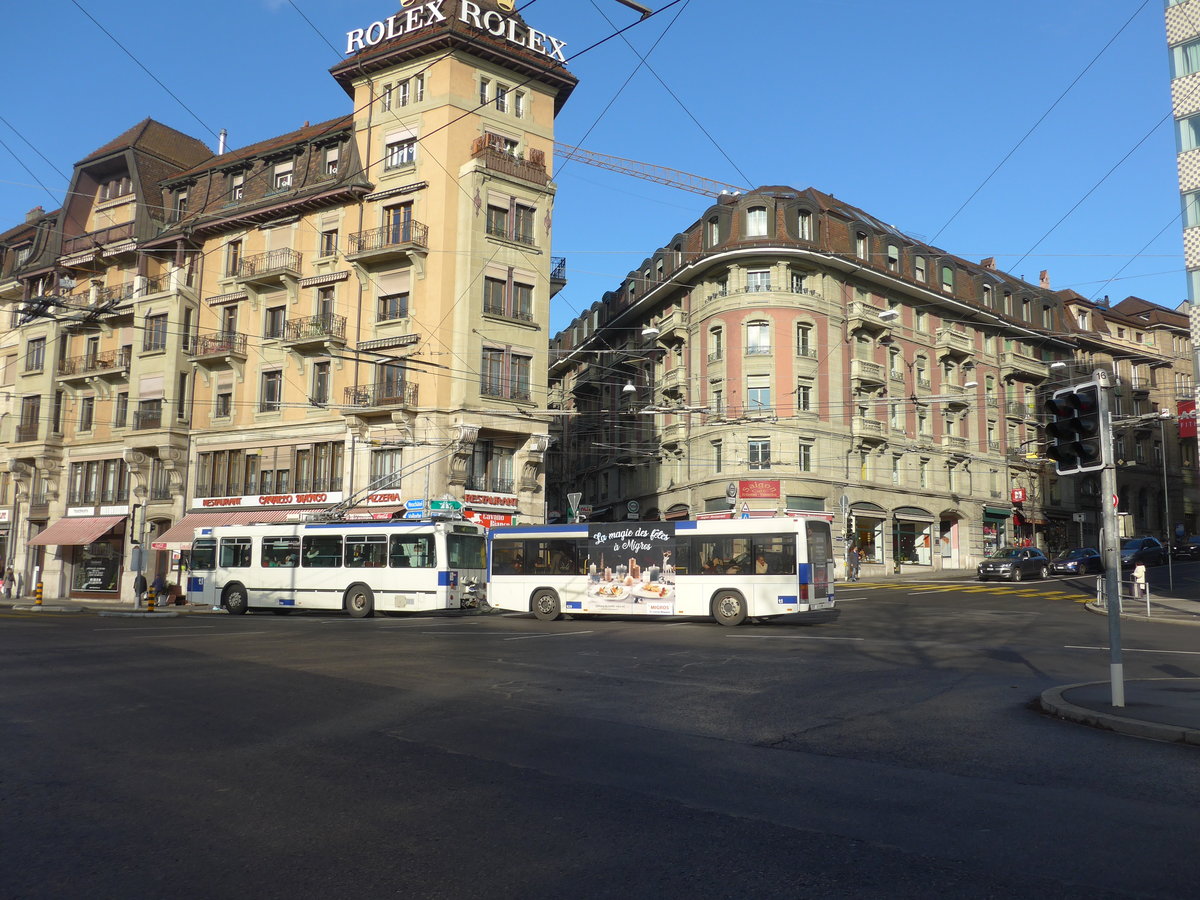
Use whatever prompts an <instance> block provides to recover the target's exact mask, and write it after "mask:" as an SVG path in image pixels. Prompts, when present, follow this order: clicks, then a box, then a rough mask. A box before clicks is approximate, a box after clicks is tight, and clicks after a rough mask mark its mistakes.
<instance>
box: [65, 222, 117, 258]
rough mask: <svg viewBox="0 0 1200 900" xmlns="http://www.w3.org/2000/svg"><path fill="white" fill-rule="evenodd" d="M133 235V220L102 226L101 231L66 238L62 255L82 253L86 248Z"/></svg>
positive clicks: (89, 248)
mask: <svg viewBox="0 0 1200 900" xmlns="http://www.w3.org/2000/svg"><path fill="white" fill-rule="evenodd" d="M132 237H133V222H126V223H124V224H123V225H113V226H112V227H111V228H102V229H100V230H99V231H93V232H90V233H89V234H81V235H79V236H78V237H73V238H66V239H65V240H63V243H62V255H63V256H71V255H73V254H75V253H82V252H83V251H85V250H91V249H92V248H95V247H101V246H103V245H104V244H111V243H114V242H115V241H125V240H129V239H130V238H132Z"/></svg>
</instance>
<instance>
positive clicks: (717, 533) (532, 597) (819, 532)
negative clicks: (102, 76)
mask: <svg viewBox="0 0 1200 900" xmlns="http://www.w3.org/2000/svg"><path fill="white" fill-rule="evenodd" d="M830 531H831V528H830V517H828V516H822V515H813V516H803V517H797V518H774V519H761V518H760V519H722V520H702V521H695V522H691V521H688V522H604V523H601V522H593V523H588V524H580V525H545V526H536V525H522V526H513V527H504V528H494V529H492V530H491V531H490V532H489V534H488V562H489V568H488V603H489V604H490V605H491V606H492V607H493V608H499V609H508V610H516V611H521V612H532V613H533V614H534V615H535V616H537V618H539V619H542V620H543V621H551V620H553V619H557V618H558V617H559V616H561V615H563V614H570V615H597V614H601V615H646V616H712V617H713V618H714V619H716V620H717V621H718V622H720V623H721V624H723V625H740V624H741V623H742V622H744V621H745V620H746V619H748V618H766V617H769V616H781V615H789V614H809V615H808V617H810V618H812V619H813V620H822V621H824V620H828V619H829V618H830V615H829V611H830V610H832V609H833V605H834V599H833V584H834V558H833V544H832V540H831V534H830ZM812 614H815V615H812Z"/></svg>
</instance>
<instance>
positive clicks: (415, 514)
mask: <svg viewBox="0 0 1200 900" xmlns="http://www.w3.org/2000/svg"><path fill="white" fill-rule="evenodd" d="M404 518H406V519H423V518H425V513H424V512H422V511H421V510H419V509H410V510H409V511H408V512H406V513H405V514H404Z"/></svg>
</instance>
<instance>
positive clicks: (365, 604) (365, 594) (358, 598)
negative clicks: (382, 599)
mask: <svg viewBox="0 0 1200 900" xmlns="http://www.w3.org/2000/svg"><path fill="white" fill-rule="evenodd" d="M346 612H348V613H350V615H351V617H353V618H355V619H367V618H370V617H371V616H373V615H375V595H374V594H373V593H372V592H371V589H370V588H369V587H367V586H366V585H365V584H356V585H353V586H351V588H350V590H348V591H346Z"/></svg>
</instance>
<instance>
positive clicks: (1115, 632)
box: [1092, 369, 1125, 707]
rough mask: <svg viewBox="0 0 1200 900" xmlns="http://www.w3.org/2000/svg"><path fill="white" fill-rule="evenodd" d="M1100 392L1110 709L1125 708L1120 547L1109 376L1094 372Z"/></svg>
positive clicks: (1111, 383)
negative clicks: (1110, 689)
mask: <svg viewBox="0 0 1200 900" xmlns="http://www.w3.org/2000/svg"><path fill="white" fill-rule="evenodd" d="M1092 377H1093V378H1094V379H1095V381H1096V384H1097V385H1098V386H1099V388H1100V391H1099V395H1100V448H1101V458H1102V459H1103V460H1104V470H1103V471H1102V472H1101V475H1100V495H1101V503H1102V504H1103V509H1104V546H1103V548H1102V549H1101V552H1102V553H1103V554H1104V596H1105V608H1106V609H1107V610H1108V671H1109V680H1110V682H1111V686H1112V705H1113V706H1114V707H1123V706H1124V705H1125V665H1124V663H1123V662H1122V660H1121V545H1120V540H1121V538H1120V535H1119V534H1118V533H1117V461H1116V459H1115V458H1114V455H1115V454H1114V453H1113V427H1112V390H1113V379H1112V375H1111V374H1110V373H1109V372H1108V371H1106V370H1104V369H1097V370H1096V371H1095V373H1094V374H1093V376H1092Z"/></svg>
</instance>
